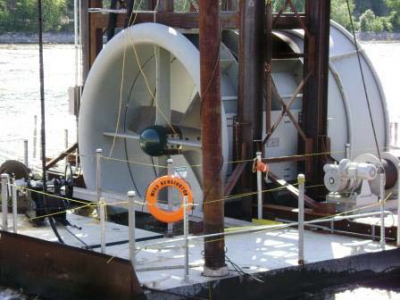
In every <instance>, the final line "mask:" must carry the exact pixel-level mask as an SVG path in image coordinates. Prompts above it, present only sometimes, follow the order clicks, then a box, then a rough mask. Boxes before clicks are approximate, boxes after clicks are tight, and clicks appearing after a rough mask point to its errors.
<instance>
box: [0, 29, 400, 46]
mask: <svg viewBox="0 0 400 300" xmlns="http://www.w3.org/2000/svg"><path fill="white" fill-rule="evenodd" d="M357 39H358V40H359V41H364V42H369V41H379V42H400V33H393V32H381V33H372V32H362V33H358V34H357ZM43 41H44V43H46V44H73V43H74V34H73V33H69V32H66V33H50V32H46V33H44V34H43ZM37 42H38V35H37V34H31V33H11V32H10V33H2V34H0V44H36V43H37Z"/></svg>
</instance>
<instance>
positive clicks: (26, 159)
mask: <svg viewBox="0 0 400 300" xmlns="http://www.w3.org/2000/svg"><path fill="white" fill-rule="evenodd" d="M24 164H25V166H26V167H27V168H29V144H28V140H24Z"/></svg>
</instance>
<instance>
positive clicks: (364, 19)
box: [360, 9, 383, 32]
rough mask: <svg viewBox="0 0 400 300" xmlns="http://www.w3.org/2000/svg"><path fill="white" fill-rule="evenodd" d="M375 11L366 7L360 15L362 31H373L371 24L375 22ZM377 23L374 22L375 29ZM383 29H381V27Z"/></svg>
mask: <svg viewBox="0 0 400 300" xmlns="http://www.w3.org/2000/svg"><path fill="white" fill-rule="evenodd" d="M375 19H376V17H375V13H374V12H373V11H372V10H370V9H367V10H366V11H365V12H364V13H363V14H362V15H361V17H360V29H361V31H362V32H368V31H373V30H372V26H373V23H374V22H375ZM377 26H378V24H375V29H376V28H377ZM382 30H383V29H382Z"/></svg>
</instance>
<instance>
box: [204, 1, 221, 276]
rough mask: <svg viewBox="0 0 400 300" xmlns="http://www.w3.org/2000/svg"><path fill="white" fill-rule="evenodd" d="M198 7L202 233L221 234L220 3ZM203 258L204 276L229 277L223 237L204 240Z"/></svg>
mask: <svg viewBox="0 0 400 300" xmlns="http://www.w3.org/2000/svg"><path fill="white" fill-rule="evenodd" d="M199 8H200V22H199V27H200V66H201V67H200V68H201V70H200V80H201V100H202V107H201V133H202V144H203V191H204V193H203V195H204V200H203V206H204V207H203V213H204V233H205V234H213V233H222V232H224V202H223V201H215V200H217V199H222V198H223V197H224V186H223V180H222V174H221V170H222V167H223V156H222V127H221V126H222V124H221V107H222V101H221V82H220V81H221V69H220V62H219V48H220V40H221V32H220V27H219V2H218V1H215V0H202V1H200V2H199ZM204 258H205V266H204V272H203V275H204V276H209V277H221V276H225V275H227V274H228V269H227V267H226V265H225V240H224V237H223V236H222V238H218V239H215V238H214V239H213V238H206V239H205V240H204Z"/></svg>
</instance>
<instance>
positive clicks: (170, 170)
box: [167, 158, 174, 237]
mask: <svg viewBox="0 0 400 300" xmlns="http://www.w3.org/2000/svg"><path fill="white" fill-rule="evenodd" d="M173 163H174V161H173V160H172V159H171V158H170V159H168V160H167V165H168V175H169V176H171V175H174V172H173ZM167 200H168V210H169V211H172V193H171V189H167ZM167 226H168V227H167V228H168V229H167V236H168V237H172V236H174V223H168V225H167Z"/></svg>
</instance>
